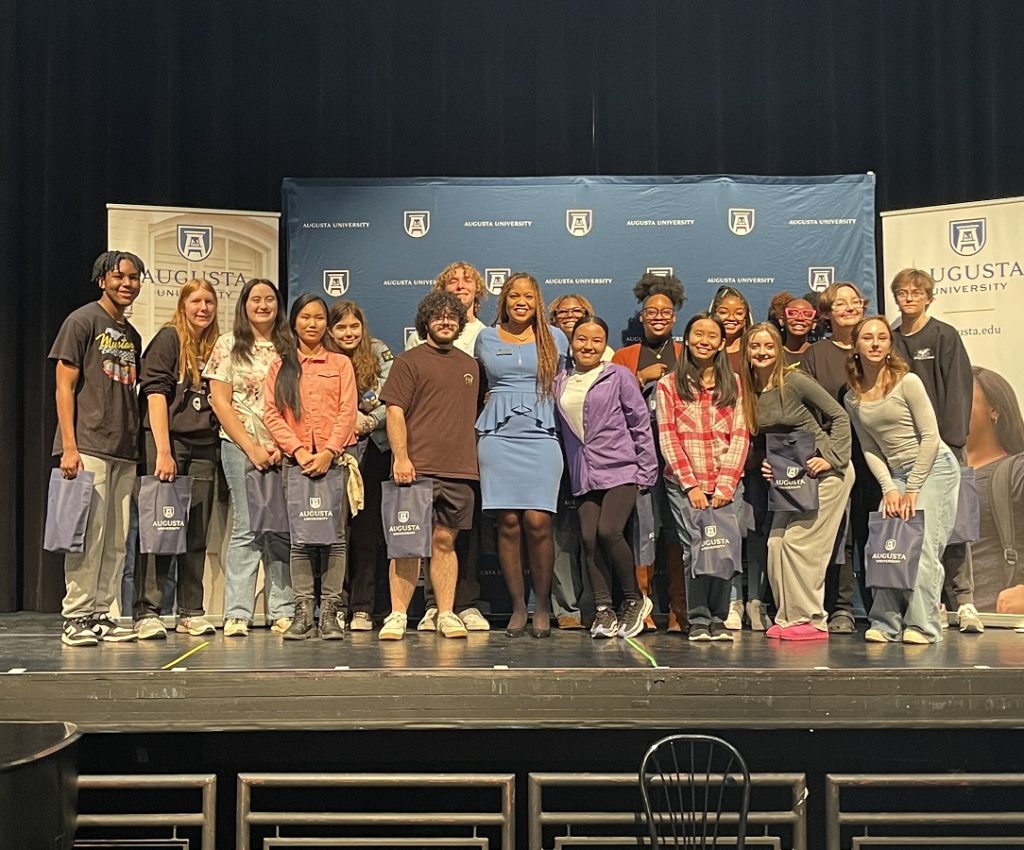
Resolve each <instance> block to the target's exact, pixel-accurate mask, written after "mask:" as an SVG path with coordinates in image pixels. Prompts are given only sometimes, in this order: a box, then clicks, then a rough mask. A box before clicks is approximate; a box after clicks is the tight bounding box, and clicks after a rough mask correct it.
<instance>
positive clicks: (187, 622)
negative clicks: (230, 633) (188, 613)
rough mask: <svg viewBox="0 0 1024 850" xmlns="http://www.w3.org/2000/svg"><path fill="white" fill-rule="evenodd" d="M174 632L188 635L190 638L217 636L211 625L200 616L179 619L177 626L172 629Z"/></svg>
mask: <svg viewBox="0 0 1024 850" xmlns="http://www.w3.org/2000/svg"><path fill="white" fill-rule="evenodd" d="M174 631H176V632H178V633H179V634H183V635H184V634H188V635H191V636H192V637H199V636H200V635H215V634H217V629H216V628H214V625H213V623H211V622H210V621H209V620H207V619H206V617H203V616H201V615H197V616H195V617H180V618H179V619H178V625H176V626H175V627H174Z"/></svg>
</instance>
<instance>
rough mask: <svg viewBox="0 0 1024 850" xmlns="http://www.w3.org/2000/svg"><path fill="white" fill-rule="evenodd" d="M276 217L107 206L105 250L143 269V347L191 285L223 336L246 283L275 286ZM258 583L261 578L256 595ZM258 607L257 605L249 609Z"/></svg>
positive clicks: (208, 587)
mask: <svg viewBox="0 0 1024 850" xmlns="http://www.w3.org/2000/svg"><path fill="white" fill-rule="evenodd" d="M280 218H281V214H280V213H275V212H247V211H244V210H208V209H188V208H183V207H154V206H133V205H128V204H107V245H108V246H109V248H110V249H112V250H120V251H131V252H132V253H133V254H137V255H138V256H139V257H140V258H141V259H142V261H143V262H144V263H145V264H146V274H145V275H144V277H143V280H142V291H141V292H140V293H139V297H138V298H137V299H135V303H134V304H132V306H131V308H130V313H129V317H130V319H131V322H132V324H133V325H135V327H136V328H137V329H138V331H139V333H140V334H142V340H143V344H148V343H149V340H150V339H152V337H153V335H154V334H155V333H156V332H157V331H158V330H160V328H161V327H163V326H164V325H165V324H166V323H167V322H168V321H170V319H171V317H172V316H173V315H174V310H175V307H176V305H177V303H178V292H179V290H180V289H181V286H182V285H183V284H185V283H187V282H188V281H190V280H192V279H193V278H205V279H206V280H208V281H209V282H210V283H211V284H213V287H214V289H215V290H216V291H217V319H218V322H219V324H220V331H221V333H225V332H227V331H230V330H231V328H232V326H233V325H234V316H235V305H236V304H237V303H238V295H239V293H240V292H241V291H242V287H244V286H245V284H246V282H247V281H248V280H250V279H251V278H254V277H262V278H267V279H269V280H272V281H273V282H274V283H275V284H277V283H279V280H280V279H279V268H280V267H279V264H278V263H279V261H278V257H279V241H278V234H279V231H280ZM281 308H282V309H284V304H282V305H281ZM221 504H223V502H218V503H217V505H215V506H214V511H213V516H212V517H211V521H210V523H211V524H210V533H209V545H208V548H207V560H206V569H205V574H204V581H203V585H204V593H203V595H204V597H205V599H204V602H205V607H206V612H207V614H208V615H210V616H211V617H213V618H216V617H218V616H220V615H221V613H222V611H223V601H224V568H223V566H222V565H223V562H224V560H223V552H224V550H225V548H226V546H227V538H228V534H227V529H229V528H230V527H231V526H230V523H231V515H230V512H227V513H225V511H224V510H222V509H220V507H219V505H221ZM127 580H128V581H130V580H131V576H128V577H127ZM262 584H263V581H262V576H261V577H260V581H259V585H258V586H257V594H258V595H260V594H262V590H260V588H261V587H262ZM261 607H262V606H261V605H260V604H259V600H257V609H256V610H257V611H259V610H260V608H261ZM129 613H130V612H129V611H125V612H124V614H125V615H126V616H127V615H128V614H129Z"/></svg>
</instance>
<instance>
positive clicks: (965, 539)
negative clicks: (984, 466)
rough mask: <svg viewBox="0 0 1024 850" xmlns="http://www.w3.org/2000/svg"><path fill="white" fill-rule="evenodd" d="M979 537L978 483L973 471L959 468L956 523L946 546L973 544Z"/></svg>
mask: <svg viewBox="0 0 1024 850" xmlns="http://www.w3.org/2000/svg"><path fill="white" fill-rule="evenodd" d="M979 537H981V509H980V507H979V505H978V482H977V481H976V480H975V478H974V470H973V469H971V468H970V467H969V466H961V467H960V492H959V493H958V495H957V500H956V521H955V522H954V523H953V531H952V533H951V534H950V535H949V541H948V542H947V544H946V545H950V544H953V543H973V542H974V541H975V540H977V539H978V538H979Z"/></svg>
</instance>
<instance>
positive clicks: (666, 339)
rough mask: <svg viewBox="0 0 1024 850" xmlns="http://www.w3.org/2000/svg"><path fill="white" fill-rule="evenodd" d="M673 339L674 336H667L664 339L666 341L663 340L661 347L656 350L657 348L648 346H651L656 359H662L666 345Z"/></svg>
mask: <svg viewBox="0 0 1024 850" xmlns="http://www.w3.org/2000/svg"><path fill="white" fill-rule="evenodd" d="M671 339H672V337H670V336H668V337H665V341H664V342H663V343H662V344H661V348H659V349H658V350H657V351H655V350H654V349H653V348H651V347H650V346H648V348H651V354H653V355H654V359H655V360H661V355H662V354H663V353H664V351H665V346H666V345H668V344H669V341H670V340H671Z"/></svg>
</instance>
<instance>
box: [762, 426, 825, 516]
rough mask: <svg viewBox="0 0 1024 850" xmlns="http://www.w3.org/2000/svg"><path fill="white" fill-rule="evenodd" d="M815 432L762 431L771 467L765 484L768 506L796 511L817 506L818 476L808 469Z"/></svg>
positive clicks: (814, 450)
mask: <svg viewBox="0 0 1024 850" xmlns="http://www.w3.org/2000/svg"><path fill="white" fill-rule="evenodd" d="M816 451H817V450H816V448H815V445H814V434H812V433H810V432H809V431H790V432H789V433H788V434H765V455H766V457H767V458H768V463H769V464H770V466H771V468H772V480H771V481H770V482H769V485H768V510H770V511H776V512H785V511H790V512H798V513H805V512H807V511H816V510H818V479H817V478H812V477H811V476H810V475H809V474H808V473H807V466H806V464H807V461H809V460H810V459H811V458H812V457H814V455H815V452H816Z"/></svg>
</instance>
